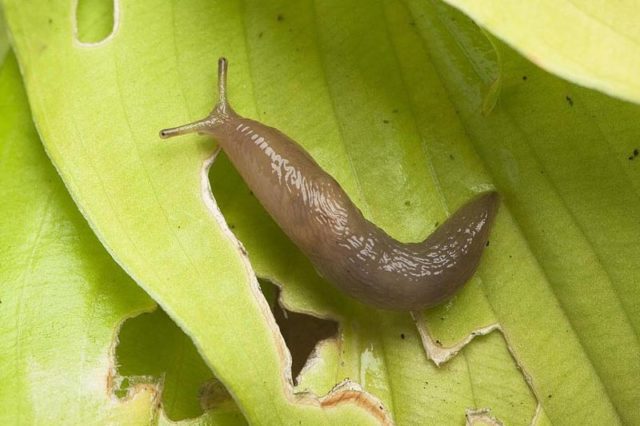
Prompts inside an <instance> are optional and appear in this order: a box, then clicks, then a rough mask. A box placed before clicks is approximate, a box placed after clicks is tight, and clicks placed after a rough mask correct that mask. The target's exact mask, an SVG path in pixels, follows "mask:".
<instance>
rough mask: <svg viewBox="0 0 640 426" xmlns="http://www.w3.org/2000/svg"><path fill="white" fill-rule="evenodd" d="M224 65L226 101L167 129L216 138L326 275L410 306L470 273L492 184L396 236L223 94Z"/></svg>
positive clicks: (366, 294)
mask: <svg viewBox="0 0 640 426" xmlns="http://www.w3.org/2000/svg"><path fill="white" fill-rule="evenodd" d="M218 72H219V76H218V78H219V90H220V101H219V102H218V104H217V105H216V107H215V108H214V110H213V111H212V113H211V114H210V115H209V116H208V117H207V118H205V119H203V120H200V121H197V122H194V123H191V124H187V125H185V126H181V127H177V128H173V129H165V130H163V131H161V132H160V134H161V136H162V137H165V138H166V137H171V136H176V135H179V134H184V133H190V132H198V133H201V134H208V135H211V136H213V137H214V138H215V139H216V140H217V141H218V142H219V143H220V146H221V147H222V149H223V150H224V151H225V152H226V154H227V156H228V157H229V159H230V160H231V162H232V163H233V165H234V166H235V167H236V169H237V170H238V172H239V173H240V175H241V176H242V178H243V179H244V180H245V182H246V183H247V185H248V186H249V188H251V190H252V191H253V193H254V194H255V196H256V198H257V199H258V200H259V201H260V202H261V204H262V205H263V206H264V208H265V209H266V210H267V212H269V214H270V215H271V216H272V217H273V219H274V220H275V221H276V222H277V223H278V225H279V226H280V228H282V230H283V231H284V232H285V233H286V234H287V236H288V237H289V238H290V239H291V240H292V241H293V242H294V243H295V244H296V245H297V246H298V247H299V248H300V249H301V250H302V252H303V253H304V254H305V255H306V256H307V257H308V258H309V259H310V260H311V262H312V263H313V265H314V266H315V267H316V269H317V271H318V272H319V273H320V275H322V276H323V277H324V278H326V279H327V280H328V281H330V282H332V283H333V284H335V285H336V286H337V287H338V288H340V289H342V290H343V291H344V292H345V293H347V294H349V295H351V296H353V297H354V298H356V299H358V300H360V301H362V302H364V303H367V304H370V305H373V306H376V307H379V308H383V309H391V310H411V311H416V310H420V309H424V308H428V307H431V306H434V305H437V304H439V303H441V302H443V301H444V300H446V299H447V298H449V297H450V296H452V295H453V294H454V293H455V292H456V290H458V289H459V288H460V287H462V285H463V284H464V283H465V282H467V281H468V280H469V278H471V276H472V275H473V273H474V272H475V270H476V268H477V267H478V264H479V262H480V257H481V254H482V252H483V250H484V247H485V245H486V243H487V240H488V236H489V231H490V228H491V225H492V222H493V220H494V218H495V215H496V212H497V209H498V204H499V197H498V194H497V193H496V192H486V193H482V194H480V195H479V196H477V197H475V198H474V199H472V200H471V201H469V202H467V203H466V204H465V205H463V206H462V207H461V208H460V209H459V210H458V211H456V212H455V213H454V214H453V215H451V217H450V218H449V219H448V220H447V221H446V222H444V223H443V224H442V225H441V226H440V227H438V228H437V229H436V230H435V231H434V232H433V234H431V235H430V236H429V237H428V238H427V239H426V240H424V241H423V242H420V243H402V242H399V241H397V240H395V239H393V238H392V237H390V236H389V235H387V234H386V233H385V232H384V231H383V230H382V229H380V228H379V227H377V226H376V225H375V224H373V223H371V222H370V221H368V220H367V219H365V218H364V216H363V215H362V213H361V212H360V210H359V209H358V208H357V207H356V206H355V205H354V204H353V202H352V201H351V200H350V199H349V197H348V196H347V194H346V193H345V192H344V190H343V189H342V188H341V187H340V185H339V184H338V183H337V182H336V180H335V179H333V178H332V177H331V176H330V175H329V174H328V173H326V172H325V171H324V170H322V168H320V166H319V165H318V164H317V163H316V162H315V161H314V160H313V158H311V157H310V156H309V155H308V154H307V153H306V152H305V151H304V149H303V148H302V147H301V146H300V145H298V144H297V143H296V142H295V141H293V140H292V139H290V138H289V137H287V136H286V135H284V134H283V133H282V132H280V131H278V130H276V129H274V128H272V127H268V126H265V125H264V124H261V123H258V122H257V121H254V120H249V119H246V118H242V117H240V116H238V115H237V114H236V113H235V112H234V111H233V110H232V109H231V107H230V106H229V105H228V103H227V101H226V96H225V92H226V60H225V59H224V58H221V59H220V61H219V70H218Z"/></svg>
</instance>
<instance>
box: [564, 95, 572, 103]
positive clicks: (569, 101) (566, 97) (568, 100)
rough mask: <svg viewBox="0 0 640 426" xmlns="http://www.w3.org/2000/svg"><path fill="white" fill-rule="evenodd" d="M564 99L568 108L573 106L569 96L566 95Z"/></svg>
mask: <svg viewBox="0 0 640 426" xmlns="http://www.w3.org/2000/svg"><path fill="white" fill-rule="evenodd" d="M565 99H566V100H567V103H568V104H569V106H573V99H571V96H569V95H567V96H565Z"/></svg>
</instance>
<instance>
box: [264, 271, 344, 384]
mask: <svg viewBox="0 0 640 426" xmlns="http://www.w3.org/2000/svg"><path fill="white" fill-rule="evenodd" d="M260 286H261V288H262V291H263V293H265V297H267V300H269V298H270V297H274V300H275V303H270V305H271V309H272V311H273V316H274V317H275V319H276V323H277V324H278V327H280V333H281V334H282V337H283V338H284V341H285V343H286V344H287V347H288V348H289V352H291V377H293V382H294V384H295V385H297V384H298V380H297V377H298V374H300V371H302V368H303V367H304V365H305V364H306V363H307V360H308V359H309V355H311V353H312V352H313V350H314V348H315V347H316V345H317V344H318V343H319V342H320V341H322V340H325V339H328V338H330V337H335V336H337V334H338V323H337V322H335V321H331V320H324V319H320V318H316V317H314V316H311V315H306V314H300V313H297V312H291V311H288V310H286V309H285V308H283V307H281V306H280V304H279V303H277V300H278V296H279V295H280V290H279V289H278V287H276V286H275V285H273V284H271V283H268V282H264V281H261V282H260ZM273 295H274V296H273Z"/></svg>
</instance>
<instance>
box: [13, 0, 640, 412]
mask: <svg viewBox="0 0 640 426" xmlns="http://www.w3.org/2000/svg"><path fill="white" fill-rule="evenodd" d="M69 3H70V2H67V1H60V2H57V3H55V4H54V5H53V6H48V7H44V6H40V7H38V6H37V4H38V2H34V3H33V4H31V5H28V6H24V5H23V4H20V6H18V3H17V2H14V1H11V0H5V5H6V6H7V11H6V13H7V17H8V20H9V23H10V25H11V29H12V33H13V38H14V39H15V41H16V46H17V48H18V53H19V57H20V60H21V64H22V68H23V71H24V76H25V80H26V83H27V88H28V91H29V94H30V100H31V103H32V105H33V109H34V116H35V119H36V122H37V123H38V126H39V129H40V132H41V134H42V135H43V138H44V141H45V144H46V145H47V148H48V150H49V152H50V155H51V157H52V159H53V161H54V163H55V164H56V166H57V167H58V169H59V170H60V173H61V175H62V177H63V179H64V180H65V182H66V184H67V186H68V187H69V189H70V192H71V193H72V194H73V195H74V198H75V199H76V200H77V202H78V204H79V206H80V208H81V209H82V211H83V213H84V214H85V215H86V216H87V218H88V219H89V221H90V223H91V224H92V226H93V227H94V229H95V230H96V232H97V234H98V235H99V237H100V238H101V240H102V241H103V243H104V244H105V245H106V246H107V248H108V249H109V250H110V251H111V252H112V254H113V255H114V257H115V258H116V259H117V260H118V261H119V262H120V263H121V264H122V265H123V266H124V267H125V268H126V269H127V271H128V272H129V273H130V274H131V275H132V276H133V277H134V278H135V279H136V281H137V282H138V283H139V284H140V285H141V286H142V287H143V288H145V289H146V290H147V291H148V292H149V293H150V294H151V295H152V296H153V297H154V298H155V299H156V300H157V301H158V302H159V303H160V304H161V305H162V306H163V307H164V308H165V309H166V311H167V313H168V314H169V315H170V316H171V317H172V318H173V319H174V320H175V321H176V322H177V323H178V324H179V325H180V326H181V327H182V328H183V329H184V330H185V331H187V333H188V334H189V335H190V336H191V337H192V338H193V339H194V341H195V342H196V345H197V346H198V348H199V349H200V351H201V352H202V353H203V355H204V357H205V359H206V360H207V361H208V362H209V363H210V365H211V366H212V367H213V369H214V372H215V373H216V375H217V376H218V377H219V378H220V379H221V380H222V381H223V382H224V383H225V384H226V385H227V386H228V388H229V390H230V391H231V393H232V394H233V395H234V397H235V398H236V399H237V401H238V402H239V404H240V406H241V407H242V409H243V411H244V412H245V414H246V415H247V417H248V419H249V420H250V421H253V422H263V423H274V422H281V423H288V422H290V421H291V420H292V419H296V420H301V421H303V423H308V422H309V421H311V419H314V420H315V421H318V422H319V421H322V420H325V419H326V417H324V418H323V417H322V416H323V414H320V410H318V409H313V408H309V407H307V408H300V406H299V405H295V404H294V403H291V400H290V399H288V398H291V395H290V392H292V390H291V388H290V384H289V383H288V381H286V369H287V368H288V366H287V357H286V355H282V352H281V351H283V350H284V348H283V346H282V343H281V339H280V338H279V335H278V334H277V331H276V330H275V328H274V324H273V321H272V319H271V316H270V314H269V313H268V311H267V308H266V304H265V303H264V301H263V300H262V299H261V297H260V295H259V294H258V292H257V287H256V285H255V278H254V277H253V275H252V270H251V269H248V267H247V266H246V264H244V263H243V256H242V253H241V250H239V249H237V247H236V246H235V243H234V241H233V239H232V238H230V237H231V236H230V234H229V233H228V232H227V229H226V227H225V224H224V223H223V222H222V219H221V217H220V216H218V215H215V214H214V215H213V217H212V213H211V210H209V209H208V208H207V206H209V207H211V206H212V205H211V203H210V201H211V200H210V199H209V198H208V187H207V185H206V183H207V182H206V179H205V180H204V181H202V180H201V179H202V162H203V161H204V160H205V159H206V158H209V157H210V155H211V153H212V152H213V150H214V146H215V144H214V143H213V142H211V141H205V140H204V139H199V138H196V137H185V138H183V139H182V140H180V141H178V140H176V141H172V142H160V141H159V140H157V137H156V133H157V130H158V129H159V128H162V127H166V126H167V125H173V124H180V123H181V122H186V121H188V120H192V119H194V118H197V117H199V116H202V115H204V114H205V113H206V111H208V110H209V109H210V108H211V104H212V102H213V99H214V97H215V93H214V90H213V87H214V73H215V69H214V64H215V60H216V59H217V57H218V56H219V55H223V54H224V55H226V56H228V57H229V59H230V62H231V74H230V96H231V100H232V102H233V104H234V106H235V108H236V109H237V110H238V111H239V112H240V113H242V114H245V115H248V116H250V117H252V118H258V119H260V120H262V121H264V122H266V123H267V124H270V125H273V126H275V127H278V128H280V129H281V130H283V131H285V132H286V133H287V134H289V135H290V136H292V137H294V138H295V139H296V140H298V141H300V142H301V143H302V144H303V145H304V146H305V147H306V148H307V149H308V150H309V151H310V153H311V154H312V155H313V156H314V158H316V159H317V161H318V162H319V163H320V164H321V165H322V166H323V167H325V168H326V169H327V170H328V171H329V172H330V173H331V174H333V175H334V176H335V177H336V178H337V179H338V181H339V182H340V183H341V184H342V185H343V186H344V188H345V189H346V190H347V192H348V193H349V194H350V195H351V196H352V197H353V199H354V200H355V202H356V203H357V204H358V206H359V207H361V209H362V210H363V212H364V213H365V215H366V216H367V217H368V218H370V219H371V220H373V221H375V222H376V223H377V224H379V225H380V226H382V227H383V228H384V229H386V230H387V231H388V232H389V233H391V234H392V235H394V236H395V237H397V238H399V239H403V240H414V241H416V240H419V239H422V238H424V236H425V235H426V234H427V233H428V232H430V231H431V230H432V229H433V228H434V226H435V224H436V223H437V222H441V221H442V220H443V219H444V218H445V217H446V216H447V214H448V213H449V212H451V211H453V209H455V208H456V207H457V206H459V205H460V204H462V203H463V202H464V201H465V200H467V199H468V198H469V197H470V196H471V194H472V193H473V192H477V191H480V190H484V189H487V188H491V187H492V186H495V187H497V189H498V190H499V191H500V193H501V194H502V196H503V205H502V210H501V213H500V217H499V218H498V222H497V225H496V229H495V230H494V233H493V235H492V238H491V244H490V247H489V248H488V249H487V253H486V255H485V256H484V260H483V264H482V266H481V269H480V271H479V273H478V274H477V276H476V277H475V278H474V279H473V280H472V282H471V283H470V284H469V285H468V286H467V287H466V288H465V290H464V291H463V292H462V293H461V294H460V295H459V296H457V297H456V298H455V299H454V300H453V301H452V302H451V303H449V304H447V305H446V306H443V307H441V308H439V309H435V310H432V311H430V312H427V313H425V317H426V322H424V321H423V320H422V319H419V321H418V325H419V331H420V334H419V333H418V331H416V330H415V328H414V326H413V323H412V321H411V319H410V317H409V316H408V315H407V314H389V313H384V312H380V311H375V310H372V309H369V308H366V307H364V306H362V305H359V304H357V303H356V302H354V301H352V300H351V299H349V298H347V297H345V296H343V295H341V294H340V293H339V292H338V291H336V290H334V289H333V287H331V286H329V285H328V284H327V283H325V282H323V281H322V280H321V279H319V278H318V277H317V275H316V274H315V272H314V271H313V269H312V268H311V267H310V265H309V263H308V262H307V261H305V260H304V258H303V257H302V256H301V255H300V254H299V253H298V252H297V251H296V250H295V248H294V247H293V246H292V245H291V243H290V242H288V241H287V240H286V238H284V237H283V235H282V233H281V232H280V231H279V230H278V229H277V228H276V227H275V226H274V224H273V222H272V221H270V219H268V218H267V217H266V215H265V214H264V212H263V211H261V209H260V207H259V205H258V203H257V202H256V200H255V199H253V198H252V197H251V194H250V193H249V191H248V189H246V187H244V186H243V184H242V183H241V182H240V181H239V178H238V177H237V175H236V174H235V173H234V172H233V170H232V168H231V167H230V165H229V164H228V162H226V160H225V159H224V157H223V156H220V157H219V158H218V160H216V164H215V166H214V170H213V173H212V187H213V190H214V194H215V196H216V200H217V201H218V202H219V204H220V206H221V208H222V210H223V213H224V217H225V219H226V220H227V222H228V223H229V227H230V228H231V229H232V230H233V232H235V233H236V234H237V235H238V237H239V238H240V239H241V241H242V242H243V244H244V245H245V246H246V247H247V250H248V252H249V256H250V259H251V262H252V263H251V264H252V265H253V267H254V268H255V270H256V271H257V272H258V273H259V275H261V276H262V277H265V278H268V279H270V280H272V281H274V282H276V283H278V284H280V285H282V286H283V293H282V298H283V302H284V303H285V304H286V305H287V306H288V307H289V308H291V309H293V310H298V311H305V312H311V313H315V314H316V315H318V316H323V317H326V316H330V317H334V318H336V319H338V320H339V321H340V326H341V335H340V338H339V339H337V340H331V341H328V342H325V343H324V344H323V345H322V346H321V348H320V349H319V350H318V353H317V354H316V356H315V357H314V358H313V359H312V361H311V362H310V363H309V365H308V366H307V367H308V368H307V369H306V370H305V371H304V372H303V375H302V376H301V378H300V379H301V380H300V386H299V389H301V390H302V389H311V390H314V391H315V392H316V393H318V394H322V393H325V392H327V391H328V390H329V389H330V388H331V387H332V386H333V385H334V384H335V383H337V382H339V381H341V380H343V379H344V378H346V377H348V378H351V379H353V380H355V381H358V382H359V383H361V384H362V385H363V386H364V388H365V389H366V390H368V391H370V392H371V393H373V394H375V395H376V396H378V397H379V398H381V399H382V401H383V403H384V407H385V409H386V410H387V411H388V412H389V413H390V414H391V415H392V416H393V418H394V420H396V421H397V422H398V423H399V424H424V423H437V424H442V423H460V422H462V421H463V419H464V414H465V411H466V410H468V409H471V410H476V411H477V410H480V409H482V408H491V415H492V416H495V417H496V418H498V419H500V420H503V421H505V422H507V423H509V424H527V423H529V421H531V419H532V417H534V415H535V416H536V420H535V421H536V422H538V423H545V422H548V421H550V422H561V421H562V422H566V423H569V424H576V423H578V424H580V423H584V422H587V421H589V422H595V423H599V424H610V423H615V422H618V421H620V420H623V421H626V422H634V421H637V420H638V419H637V417H636V416H637V415H638V414H637V410H634V407H636V406H637V402H638V392H637V391H636V389H635V385H634V381H633V377H637V376H638V374H639V373H640V366H639V363H640V361H639V360H638V356H637V354H638V353H639V344H638V337H637V336H638V332H637V330H638V327H639V323H640V314H639V313H638V308H637V307H638V306H640V304H639V302H640V300H639V299H640V293H639V292H638V289H637V282H638V281H639V279H638V277H639V274H640V269H639V268H640V266H638V265H637V264H636V263H635V262H633V261H632V259H634V258H637V257H638V255H639V254H640V253H637V251H639V250H640V247H639V246H638V244H637V243H636V242H635V241H636V239H635V237H634V236H635V235H638V231H640V229H638V228H639V227H640V224H639V223H638V222H637V220H634V218H637V217H638V213H640V212H639V210H640V201H639V198H638V183H639V179H640V177H639V176H638V168H637V165H638V161H636V160H634V158H635V157H634V154H633V150H634V149H635V146H634V144H637V142H636V140H635V138H634V137H635V135H636V134H637V131H638V129H637V128H636V127H637V126H638V125H637V124H635V123H638V122H640V121H639V120H637V118H638V113H639V111H638V109H637V108H636V107H635V106H632V105H628V104H624V103H622V102H619V101H614V100H611V99H609V98H606V97H604V96H602V95H598V94H595V93H593V92H590V91H587V90H584V89H579V88H577V87H575V86H572V85H569V84H568V83H566V82H563V81H561V80H559V79H557V78H555V77H552V76H550V75H548V74H546V73H544V72H542V71H540V70H539V69H537V68H536V67H534V66H533V65H531V64H530V63H528V62H526V61H525V60H523V59H522V58H521V57H520V56H518V55H517V54H515V53H514V52H513V51H511V50H509V49H508V48H506V47H504V46H501V45H498V46H497V47H498V49H499V52H496V50H495V49H494V47H493V46H492V45H491V43H490V42H489V40H488V39H487V37H486V35H484V34H482V33H481V32H480V31H479V30H478V28H476V27H475V26H474V25H473V24H472V23H471V22H470V21H468V20H467V19H465V18H464V17H463V16H462V15H460V14H459V13H455V12H452V11H451V10H450V9H449V8H447V7H444V6H442V5H441V4H440V3H437V2H431V1H423V0H420V1H407V2H404V3H403V2H396V1H383V2H377V3H373V4H372V3H370V2H364V1H355V0H353V1H348V2H344V1H342V2H338V1H317V2H296V3H294V4H291V3H290V2H284V1H282V2H278V1H269V2H253V1H248V2H245V3H244V4H243V5H242V6H240V5H238V4H236V3H223V2H204V1H202V2H199V1H192V2H180V3H178V2H175V3H172V2H164V3H163V2H138V3H137V4H123V5H120V8H119V9H117V10H119V14H118V16H117V17H116V22H117V25H116V28H117V29H118V30H117V32H116V33H115V34H114V35H113V36H112V37H111V38H109V39H108V40H107V41H105V42H103V43H101V44H99V45H94V46H86V45H79V44H78V43H77V42H75V41H74V40H73V38H72V35H71V32H70V31H69V28H71V27H72V19H73V17H72V16H71V15H70V14H69V11H70V10H71V8H70V6H69ZM49 20H51V21H52V24H51V25H48V24H47V22H48V21H49ZM498 58H501V60H500V61H498ZM629 158H631V159H629ZM639 161H640V160H639ZM214 207H215V206H214ZM213 211H214V213H215V209H214V210H213ZM605 319H606V320H605ZM496 328H499V329H500V330H501V331H502V333H503V335H504V338H505V339H503V338H502V337H501V336H500V335H499V334H497V333H499V332H494V333H493V334H491V335H489V336H486V337H483V338H479V339H477V340H475V341H473V342H472V343H471V345H470V346H467V347H466V348H464V349H462V350H461V352H460V353H459V354H458V355H457V356H456V357H453V358H452V359H451V360H450V361H449V362H448V363H446V364H444V365H443V366H442V367H439V368H438V367H435V366H434V365H433V364H432V363H431V362H430V361H428V360H426V359H425V356H424V350H423V342H424V345H425V346H426V347H430V345H432V346H434V347H438V346H442V347H444V349H443V350H444V351H445V352H446V351H449V353H450V354H453V352H454V350H453V349H447V348H454V349H456V350H458V349H461V348H459V347H458V345H459V343H460V342H461V341H464V340H465V339H466V338H468V337H469V336H470V335H471V333H472V332H475V331H476V330H479V331H480V332H486V331H488V330H491V329H496ZM431 341H433V342H431ZM612 347H616V348H617V349H616V351H612V350H611V348H612ZM283 379H285V380H284V381H283ZM527 383H528V384H529V385H530V388H529V387H528V386H527ZM361 401H372V400H371V399H367V397H365V399H361ZM297 402H300V400H297ZM325 402H326V401H325ZM314 404H317V402H314ZM536 407H537V408H536ZM342 408H343V410H345V411H343V413H345V412H346V411H347V410H349V415H350V416H353V415H355V413H356V411H353V410H351V408H346V406H343V407H342ZM329 413H331V414H329ZM333 413H335V411H326V410H325V412H324V416H327V415H332V414H333ZM343 413H340V414H343ZM358 413H362V412H361V411H358ZM361 419H363V420H364V417H362V418H361ZM368 419H369V420H371V419H372V418H371V417H368ZM350 420H352V421H355V420H356V419H353V418H350Z"/></svg>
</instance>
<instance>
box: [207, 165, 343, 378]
mask: <svg viewBox="0 0 640 426" xmlns="http://www.w3.org/2000/svg"><path fill="white" fill-rule="evenodd" d="M209 179H210V182H211V189H212V191H213V195H214V197H215V200H216V202H217V203H218V207H219V208H220V211H221V212H222V215H223V216H224V218H225V220H226V221H227V223H229V224H230V225H229V227H230V228H231V224H232V225H233V228H232V229H233V233H234V234H235V235H236V237H237V238H238V239H239V240H240V241H241V242H242V243H243V244H244V246H245V247H247V250H248V251H249V253H248V254H249V256H250V257H251V256H252V253H251V250H252V248H254V247H257V246H258V245H257V244H256V241H258V240H259V243H260V245H264V246H265V247H266V246H268V247H269V249H267V250H263V251H262V252H260V253H259V254H258V253H255V254H256V255H259V256H261V257H262V259H261V262H268V263H269V264H270V265H271V266H272V267H273V268H274V269H275V270H278V271H280V272H281V273H282V272H283V271H285V270H286V268H289V267H290V266H291V265H290V262H291V259H301V258H300V257H297V256H296V255H295V254H296V252H297V251H298V249H297V248H296V247H295V245H293V243H292V242H291V241H290V240H289V239H288V238H287V236H286V235H285V234H284V232H282V230H281V229H280V228H279V227H278V226H277V225H276V223H275V221H274V220H273V219H272V218H271V217H270V216H269V214H268V213H267V212H266V211H265V209H264V208H263V207H262V205H261V204H260V202H259V201H258V200H257V199H256V198H255V196H253V194H252V193H251V191H250V190H249V188H248V187H247V185H246V184H245V183H244V181H243V180H242V178H241V177H240V175H239V174H238V172H237V171H236V170H235V168H234V167H233V165H232V164H231V162H230V161H229V159H228V158H227V156H226V155H225V154H224V152H220V153H219V154H218V157H217V158H216V160H215V162H214V163H213V166H212V167H211V170H210V171H209ZM252 260H253V259H252ZM258 273H259V271H258ZM260 285H261V289H262V293H263V295H264V297H265V298H266V300H267V302H268V304H269V306H270V307H271V311H272V312H273V315H274V317H275V320H276V323H277V324H278V326H279V327H280V332H281V334H282V336H283V338H284V341H285V343H286V345H287V347H288V348H289V352H290V353H291V358H292V364H291V376H292V377H293V378H294V383H296V384H297V380H296V378H297V376H298V374H299V373H300V371H301V370H302V368H303V367H304V365H305V364H306V362H307V359H308V358H309V355H310V354H311V353H312V352H313V350H314V348H315V347H316V345H317V344H318V342H320V341H321V340H324V339H327V338H329V337H333V336H336V335H337V333H338V323H337V322H335V321H329V320H322V319H319V318H316V317H313V316H310V315H305V314H300V313H296V312H290V311H287V310H285V309H283V308H282V307H281V306H280V305H279V303H278V296H279V294H280V292H279V289H278V287H277V286H275V285H273V284H272V283H271V282H266V281H261V282H260Z"/></svg>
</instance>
